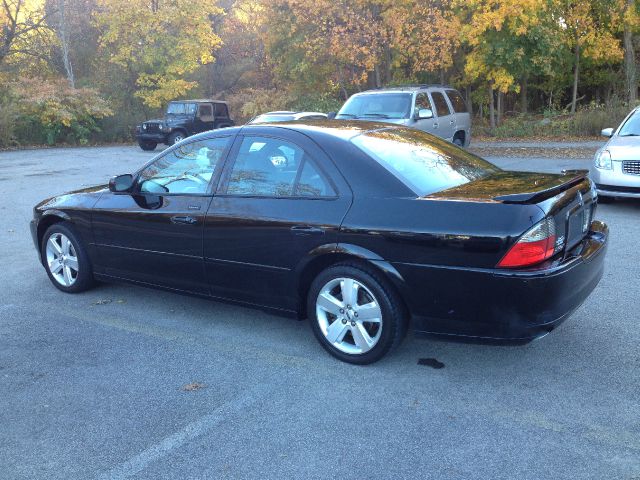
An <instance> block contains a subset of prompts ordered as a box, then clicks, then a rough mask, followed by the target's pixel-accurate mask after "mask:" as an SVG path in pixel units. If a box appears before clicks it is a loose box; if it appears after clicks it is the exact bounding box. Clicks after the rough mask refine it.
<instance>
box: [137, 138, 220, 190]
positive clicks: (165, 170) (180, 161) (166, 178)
mask: <svg viewBox="0 0 640 480" xmlns="http://www.w3.org/2000/svg"><path fill="white" fill-rule="evenodd" d="M229 138H230V137H218V138H210V139H206V140H199V141H197V142H191V143H187V144H185V145H182V146H180V147H179V148H177V149H174V150H172V151H170V152H169V153H167V154H166V155H164V156H162V157H161V158H159V159H158V160H156V161H155V162H153V163H152V164H151V165H149V166H147V167H146V168H145V169H144V170H142V171H141V172H140V175H139V176H138V184H139V185H140V191H141V192H143V193H160V194H162V193H183V194H196V195H197V194H204V193H207V189H208V187H209V183H210V182H211V177H213V173H214V172H215V169H216V167H217V166H218V165H219V164H220V162H221V161H222V156H223V154H224V151H225V149H226V147H227V145H228V144H229Z"/></svg>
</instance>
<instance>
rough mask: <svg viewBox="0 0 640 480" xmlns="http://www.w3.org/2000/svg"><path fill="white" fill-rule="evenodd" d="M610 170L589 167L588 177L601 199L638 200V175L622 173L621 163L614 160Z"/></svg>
mask: <svg viewBox="0 0 640 480" xmlns="http://www.w3.org/2000/svg"><path fill="white" fill-rule="evenodd" d="M611 163H612V165H611V166H612V168H611V170H605V169H601V168H595V167H593V166H592V167H591V170H590V171H589V176H590V177H591V179H592V180H593V181H594V182H595V184H596V189H597V190H598V195H602V196H603V197H630V198H640V175H630V174H628V173H625V172H623V170H622V162H620V161H617V160H614V161H613V162H611Z"/></svg>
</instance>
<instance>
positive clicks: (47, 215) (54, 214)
mask: <svg viewBox="0 0 640 480" xmlns="http://www.w3.org/2000/svg"><path fill="white" fill-rule="evenodd" d="M62 222H71V217H70V216H69V215H68V214H67V213H65V212H63V211H60V210H47V211H46V212H44V213H43V215H42V218H41V219H40V221H39V222H38V228H37V231H36V233H37V235H38V255H40V251H41V249H42V238H43V237H44V232H46V231H47V229H48V228H49V227H50V226H51V225H55V224H56V223H62ZM40 261H44V260H43V259H42V258H41V259H40Z"/></svg>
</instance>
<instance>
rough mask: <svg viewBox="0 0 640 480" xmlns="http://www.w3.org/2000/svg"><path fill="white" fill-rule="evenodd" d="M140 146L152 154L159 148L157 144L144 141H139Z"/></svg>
mask: <svg viewBox="0 0 640 480" xmlns="http://www.w3.org/2000/svg"><path fill="white" fill-rule="evenodd" d="M138 145H140V148H141V149H142V150H144V151H145V152H152V151H154V150H155V149H156V147H157V146H158V144H157V143H156V142H145V141H143V140H140V141H138Z"/></svg>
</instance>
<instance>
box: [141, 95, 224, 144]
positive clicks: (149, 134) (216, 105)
mask: <svg viewBox="0 0 640 480" xmlns="http://www.w3.org/2000/svg"><path fill="white" fill-rule="evenodd" d="M233 125H235V123H234V121H233V120H231V117H229V108H228V107H227V103H226V102H220V101H217V100H181V101H176V102H170V103H169V106H168V107H167V113H166V114H165V118H163V119H160V120H148V121H146V122H144V123H143V124H142V125H138V126H137V127H136V139H137V140H138V145H140V148H142V149H143V150H149V151H150V150H154V149H155V148H156V146H157V145H158V144H159V143H164V144H166V145H173V144H174V143H177V142H179V141H180V140H182V139H183V138H187V137H188V136H190V135H194V134H196V133H200V132H204V131H206V130H214V129H216V128H224V127H232V126H233Z"/></svg>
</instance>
